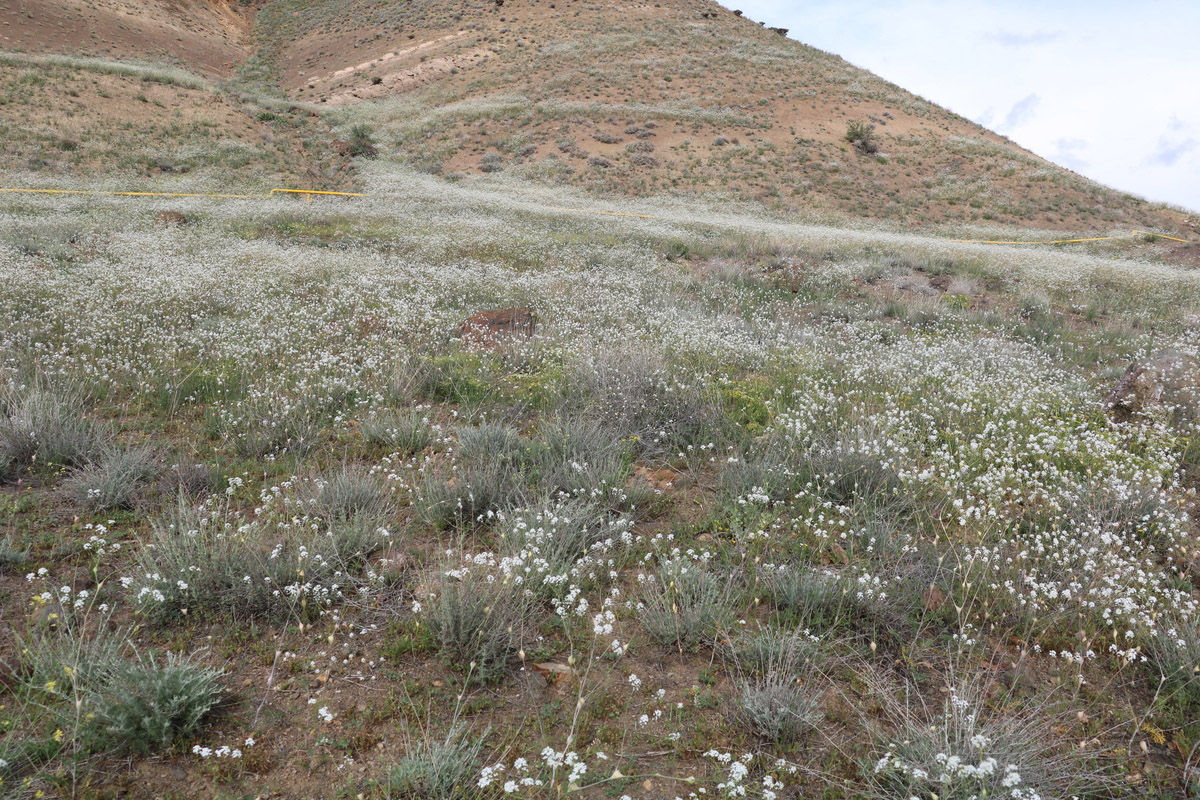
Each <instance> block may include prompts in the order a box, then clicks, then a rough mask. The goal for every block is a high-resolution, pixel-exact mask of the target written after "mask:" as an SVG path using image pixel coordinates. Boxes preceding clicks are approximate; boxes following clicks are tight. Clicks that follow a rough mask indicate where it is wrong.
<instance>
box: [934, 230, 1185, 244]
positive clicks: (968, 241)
mask: <svg viewBox="0 0 1200 800" xmlns="http://www.w3.org/2000/svg"><path fill="white" fill-rule="evenodd" d="M1138 234H1142V235H1144V236H1156V237H1158V238H1159V239H1170V240H1171V241H1172V242H1183V243H1184V244H1190V243H1189V242H1188V240H1187V239H1177V238H1175V237H1174V236H1167V235H1166V234H1163V233H1155V232H1154V231H1137V230H1135V231H1134V232H1133V233H1124V234H1121V235H1120V236H1093V237H1091V238H1089V239H1047V240H1043V241H1028V240H1026V241H1012V242H1006V241H998V240H994V239H951V240H950V241H952V242H957V243H958V244H1068V243H1070V242H1104V241H1108V240H1109V239H1132V238H1134V237H1135V236H1137V235H1138Z"/></svg>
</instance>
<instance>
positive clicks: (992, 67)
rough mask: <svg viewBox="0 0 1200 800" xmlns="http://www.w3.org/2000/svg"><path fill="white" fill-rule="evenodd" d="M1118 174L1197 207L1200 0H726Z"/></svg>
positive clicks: (1088, 167)
mask: <svg viewBox="0 0 1200 800" xmlns="http://www.w3.org/2000/svg"><path fill="white" fill-rule="evenodd" d="M722 2H723V3H725V4H726V5H728V6H729V7H731V8H739V9H741V10H742V11H744V12H745V14H746V16H748V17H750V18H751V19H753V20H755V21H756V22H757V21H761V22H766V24H767V25H771V26H777V27H784V28H788V36H790V37H791V38H793V39H797V40H799V41H801V42H804V43H805V44H809V45H812V46H814V47H817V48H820V49H821V50H826V51H828V52H831V53H835V54H837V55H839V56H841V57H842V58H844V59H846V60H847V61H849V62H850V63H852V64H855V65H857V66H859V67H863V68H864V69H868V70H870V71H871V72H874V73H875V74H877V75H879V76H881V77H883V78H885V79H887V80H889V81H891V82H892V83H895V84H897V85H899V86H901V87H902V88H904V89H907V90H908V91H910V92H913V93H914V94H918V95H920V96H922V97H924V98H925V99H927V100H930V101H932V102H934V103H937V104H938V105H940V106H943V107H945V108H948V109H950V110H951V111H954V112H955V113H957V114H959V115H961V116H963V117H966V118H968V119H971V120H974V121H975V122H977V123H979V124H980V125H983V126H985V127H987V128H990V129H992V130H994V131H996V132H997V133H1001V134H1004V135H1005V136H1007V137H1008V138H1010V139H1012V140H1013V141H1014V142H1016V143H1018V144H1020V145H1021V146H1023V147H1025V148H1026V149H1028V150H1032V151H1033V152H1035V153H1037V154H1038V155H1040V156H1042V157H1044V158H1048V159H1050V160H1051V161H1054V162H1056V163H1058V164H1061V165H1062V166H1064V167H1068V168H1070V169H1073V170H1075V171H1076V172H1079V173H1081V174H1083V175H1086V176H1087V177H1089V178H1092V179H1094V180H1097V181H1099V182H1101V183H1103V184H1106V185H1108V186H1111V187H1114V188H1117V189H1122V190H1124V191H1127V192H1132V193H1133V194H1136V195H1140V196H1142V197H1145V198H1147V199H1150V200H1157V201H1162V202H1167V203H1172V204H1175V205H1179V206H1183V207H1185V208H1188V209H1190V210H1192V211H1200V0H1146V1H1144V2H1141V3H1129V2H1113V1H1112V0H1091V2H1087V1H1086V0H1040V2H1038V1H1035V0H993V1H992V2H981V1H980V0H877V1H876V2H867V1H865V0H790V1H789V0H722Z"/></svg>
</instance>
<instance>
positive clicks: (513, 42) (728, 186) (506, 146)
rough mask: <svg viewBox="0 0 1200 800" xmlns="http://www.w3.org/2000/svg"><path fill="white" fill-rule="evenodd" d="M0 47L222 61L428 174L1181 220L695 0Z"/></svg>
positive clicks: (87, 33) (924, 215)
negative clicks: (867, 129) (866, 143)
mask: <svg viewBox="0 0 1200 800" xmlns="http://www.w3.org/2000/svg"><path fill="white" fill-rule="evenodd" d="M768 22H769V21H768ZM793 35H795V36H796V37H798V38H800V39H803V38H804V32H803V31H794V32H793ZM0 48H5V49H9V50H15V51H21V52H24V53H46V52H54V53H72V54H86V55H92V56H100V57H105V58H112V59H141V60H145V61H154V62H168V63H173V64H177V65H181V66H183V67H186V68H188V69H190V70H191V71H193V72H195V73H197V74H199V75H202V76H206V77H208V78H211V79H221V80H230V79H232V80H233V84H232V85H234V86H238V87H246V88H254V89H257V90H260V91H262V90H266V91H270V92H273V93H276V94H279V95H283V96H286V97H287V98H290V99H293V100H301V101H305V103H306V105H307V104H312V105H313V106H315V107H318V108H319V107H326V108H329V109H330V110H331V111H332V112H333V114H332V115H331V116H330V117H329V119H330V120H331V121H332V122H333V124H335V125H340V126H342V127H343V128H348V127H349V126H351V125H353V124H355V123H361V124H366V125H367V126H368V127H370V128H371V130H372V131H373V132H374V135H375V139H376V143H377V144H378V145H379V149H380V153H381V155H382V156H383V157H390V158H394V159H398V160H403V161H407V162H409V163H411V164H413V165H415V166H417V167H418V168H419V169H422V170H426V171H430V172H434V173H441V174H447V175H451V174H470V173H478V172H497V171H502V170H504V171H509V172H512V173H515V174H518V175H521V176H523V177H527V178H530V179H533V180H539V181H545V182H551V183H565V184H571V185H576V186H581V187H585V188H588V189H592V190H595V191H599V192H603V193H608V194H616V195H621V194H624V195H635V196H645V195H656V194H675V195H685V196H686V195H702V196H704V197H706V198H708V199H710V200H711V199H716V200H721V199H728V200H730V201H751V202H756V203H761V204H763V205H765V206H767V207H769V208H772V209H775V210H779V211H784V212H802V213H806V214H809V215H811V214H814V213H815V214H818V215H822V216H828V217H831V218H834V219H839V218H845V217H852V218H869V219H877V220H885V221H889V222H892V223H895V224H900V225H903V226H906V227H911V226H918V227H921V226H929V225H947V224H950V225H956V224H960V223H966V224H975V225H979V224H983V225H991V224H1004V225H1016V226H1020V227H1035V228H1047V229H1054V230H1059V231H1092V232H1108V231H1116V230H1121V231H1127V230H1128V229H1130V228H1151V227H1153V228H1157V229H1162V230H1164V231H1166V232H1171V233H1175V234H1180V233H1182V234H1183V236H1184V238H1188V239H1194V238H1195V237H1194V235H1193V231H1192V230H1191V229H1190V228H1188V222H1189V221H1191V222H1192V223H1193V224H1194V222H1195V216H1194V215H1189V214H1187V213H1186V212H1183V211H1181V210H1179V209H1173V208H1169V207H1166V206H1163V205H1158V204H1152V203H1149V202H1146V201H1144V200H1142V199H1140V198H1137V197H1134V196H1132V195H1128V194H1124V193H1121V192H1118V191H1115V190H1112V189H1109V188H1107V187H1104V186H1100V185H1099V184H1096V183H1094V182H1092V181H1089V180H1087V179H1086V178H1083V177H1082V176H1079V175H1077V174H1075V173H1073V172H1071V171H1069V170H1067V169H1064V168H1062V167H1059V166H1057V165H1054V164H1052V163H1050V162H1048V161H1046V160H1044V159H1042V158H1040V157H1038V156H1036V155H1034V154H1032V153H1030V152H1028V151H1026V150H1024V149H1022V148H1020V147H1019V146H1017V145H1016V144H1014V143H1013V142H1011V141H1009V140H1007V139H1006V138H1004V137H1002V136H999V135H997V134H995V133H992V132H991V131H988V130H986V129H984V128H981V127H979V126H978V125H976V124H974V123H972V122H970V121H969V120H966V119H964V118H962V117H959V116H957V115H955V114H953V113H951V112H949V111H947V110H945V109H942V108H939V107H938V106H936V105H934V104H932V103H930V102H928V101H926V100H924V99H922V98H920V97H917V96H915V95H912V94H910V93H908V92H905V91H904V90H903V89H901V88H900V87H898V86H895V85H894V84H891V83H888V82H887V81H885V80H883V79H881V78H879V77H877V76H875V75H872V74H871V73H869V72H867V71H865V70H861V69H859V68H857V67H854V66H852V65H851V64H848V63H847V62H845V61H844V60H842V59H840V58H838V57H837V56H835V55H832V54H829V53H825V52H822V51H820V50H817V49H815V48H812V47H808V46H806V45H804V44H801V43H800V42H798V41H795V40H792V39H788V38H786V37H782V36H780V35H779V34H778V33H776V32H774V31H772V30H771V29H770V28H768V27H764V26H763V25H762V24H759V23H757V22H754V21H752V20H750V19H748V18H746V17H744V16H737V15H735V14H734V13H733V12H732V11H729V10H728V9H725V8H723V7H721V6H719V5H717V4H715V3H713V2H710V0H663V1H662V2H656V3H648V2H647V3H638V2H620V1H619V0H594V2H587V3H577V2H546V1H545V0H510V2H506V3H504V4H503V5H497V4H496V3H495V2H494V0H486V1H485V0H468V2H456V3H450V2H446V0H411V1H410V2H405V3H395V2H389V1H388V0H257V1H256V2H250V1H249V0H245V1H243V2H235V0H150V2H134V0H96V1H95V2H92V3H88V2H86V0H66V2H59V0H53V1H52V0H14V2H12V3H9V4H5V7H4V8H3V9H0ZM131 94H138V93H131ZM217 94H226V95H227V94H228V91H223V92H217ZM369 101H381V102H369ZM137 102H139V101H138V100H137V99H136V98H132V97H125V96H123V95H121V96H110V97H104V98H103V99H100V100H95V99H94V98H91V97H81V98H78V99H77V100H76V101H75V102H74V104H73V106H74V107H73V108H72V112H73V113H74V114H75V115H77V116H78V117H80V118H82V119H86V120H87V121H88V126H87V128H88V131H89V135H97V134H99V135H104V134H103V133H102V132H104V131H111V130H113V129H114V128H119V127H120V126H121V125H123V124H124V123H125V122H126V121H127V120H129V119H130V117H131V115H132V116H133V117H134V118H136V117H137V116H138V112H139V111H141V110H144V109H139V107H138V106H137V105H134V104H135V103H137ZM215 102H216V105H218V106H219V105H220V104H221V103H222V102H229V101H228V100H227V99H223V100H222V101H215ZM188 107H190V108H191V109H192V111H193V112H197V113H199V111H200V110H201V109H203V111H204V112H205V113H207V112H208V109H207V103H206V102H203V101H202V100H201V99H199V98H197V99H195V101H194V102H191V103H181V107H180V113H181V115H182V116H183V117H185V118H186V117H187V116H188V113H189V110H188ZM28 108H29V106H28V105H27V103H25V102H22V101H21V100H20V99H19V98H18V99H16V100H13V99H12V98H10V102H9V103H8V104H7V106H0V122H6V123H7V124H8V125H9V126H12V127H15V128H17V129H18V130H19V131H21V132H22V133H23V135H27V134H28V131H29V129H30V127H31V123H28V122H27V121H25V120H24V119H23V117H24V115H25V111H26V110H27V109H28ZM252 113H253V114H254V115H257V113H258V112H252ZM235 116H236V115H235ZM245 116H246V115H240V116H237V119H236V122H234V121H231V119H230V117H229V116H228V115H227V114H224V113H217V114H213V115H211V121H212V122H213V123H214V124H215V125H216V126H217V127H216V128H215V129H214V131H213V132H214V133H215V134H220V136H219V137H218V138H220V137H224V138H227V139H229V140H232V141H234V142H242V143H249V144H251V145H252V146H254V147H256V148H260V149H261V144H262V140H263V137H264V136H271V137H273V136H276V135H277V132H276V131H273V130H264V126H262V125H261V124H257V123H258V122H259V120H256V119H251V120H247V119H245ZM851 120H859V121H862V122H864V123H868V124H871V125H874V126H875V138H876V140H877V145H878V149H879V152H878V153H876V154H871V153H867V152H863V151H861V150H860V149H858V148H855V147H853V146H852V145H850V144H849V143H847V142H846V141H845V140H844V137H845V134H846V128H847V123H848V122H849V121H851ZM42 127H43V128H46V127H49V126H47V125H46V124H43V125H42ZM18 138H20V137H18ZM34 138H37V137H34ZM42 138H45V137H42ZM330 138H332V135H330ZM51 147H52V146H51ZM318 149H319V148H318ZM309 150H312V148H311V147H310V148H309ZM22 155H26V154H25V153H24V152H22ZM334 155H336V151H335V152H334ZM27 158H28V156H27ZM37 159H38V156H37V155H36V154H34V156H33V163H34V164H35V165H36V164H37V163H38V160H37ZM293 160H294V159H293ZM17 163H18V164H21V161H20V160H18V161H17ZM251 164H252V165H254V164H257V160H256V159H251ZM90 168H92V169H96V168H97V163H96V162H94V163H92V164H90ZM340 169H341V167H340V166H339V165H337V164H334V163H332V162H331V161H330V160H329V155H328V154H323V153H315V152H310V153H307V154H305V155H304V157H303V160H302V161H301V162H299V163H295V164H294V166H293V167H292V168H291V172H292V173H293V174H295V175H297V176H299V177H300V178H303V179H305V180H308V181H313V180H320V181H324V182H326V184H328V183H329V182H338V181H341V182H342V183H345V182H346V179H345V178H344V177H341V176H344V173H340V172H338V170H340ZM331 170H332V171H333V172H332V173H331ZM247 171H252V170H247ZM331 174H332V175H334V177H330V175H331ZM1181 258H1182V260H1183V261H1184V262H1185V263H1190V262H1191V261H1192V260H1193V259H1192V258H1191V257H1190V256H1189V255H1188V254H1186V253H1185V254H1183V256H1182V257H1181Z"/></svg>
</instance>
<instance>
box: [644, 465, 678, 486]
mask: <svg viewBox="0 0 1200 800" xmlns="http://www.w3.org/2000/svg"><path fill="white" fill-rule="evenodd" d="M633 474H634V475H635V476H636V477H638V478H641V479H642V480H643V481H645V482H646V483H647V484H649V485H650V488H652V489H670V488H672V487H673V486H674V485H675V482H676V481H677V480H678V479H679V473H678V472H676V471H675V470H673V469H669V468H667V467H663V468H662V469H650V468H649V467H642V466H638V467H635V468H634V470H633Z"/></svg>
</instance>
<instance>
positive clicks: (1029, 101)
mask: <svg viewBox="0 0 1200 800" xmlns="http://www.w3.org/2000/svg"><path fill="white" fill-rule="evenodd" d="M1041 102H1042V99H1041V98H1040V97H1038V96H1037V95H1036V94H1027V95H1025V96H1024V97H1022V98H1021V99H1020V100H1018V101H1017V102H1016V103H1014V104H1013V107H1012V108H1010V109H1009V110H1008V114H1006V115H1005V116H1004V121H1003V122H1001V123H1000V124H999V125H997V126H996V130H998V131H1000V132H1002V133H1008V132H1010V131H1012V130H1013V129H1014V128H1019V127H1021V126H1022V125H1024V124H1025V123H1026V122H1028V121H1029V120H1031V119H1033V115H1034V114H1036V113H1037V107H1038V105H1040V104H1041Z"/></svg>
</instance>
